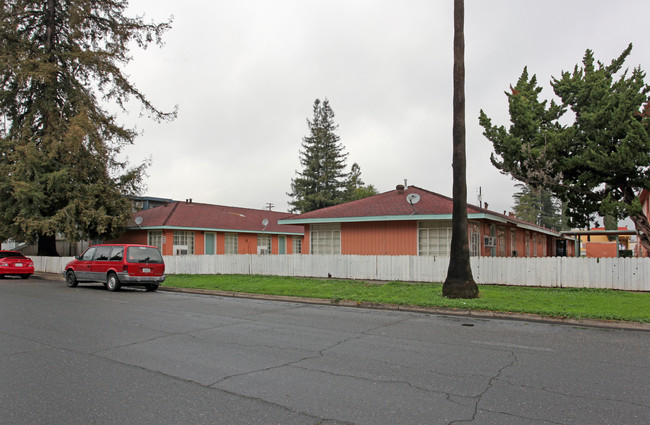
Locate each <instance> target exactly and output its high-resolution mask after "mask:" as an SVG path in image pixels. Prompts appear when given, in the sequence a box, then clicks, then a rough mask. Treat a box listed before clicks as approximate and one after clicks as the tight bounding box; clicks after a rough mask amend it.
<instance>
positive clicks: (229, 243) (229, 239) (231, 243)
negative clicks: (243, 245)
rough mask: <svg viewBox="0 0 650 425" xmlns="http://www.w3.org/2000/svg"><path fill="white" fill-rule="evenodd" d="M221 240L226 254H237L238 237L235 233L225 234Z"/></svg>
mask: <svg viewBox="0 0 650 425" xmlns="http://www.w3.org/2000/svg"><path fill="white" fill-rule="evenodd" d="M223 240H224V243H225V253H226V254H239V244H238V240H239V236H238V235H237V233H226V234H225V235H224V238H223Z"/></svg>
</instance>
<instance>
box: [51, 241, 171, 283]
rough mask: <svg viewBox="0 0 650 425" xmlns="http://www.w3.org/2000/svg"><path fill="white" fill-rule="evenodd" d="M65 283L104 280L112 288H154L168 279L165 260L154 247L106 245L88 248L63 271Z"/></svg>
mask: <svg viewBox="0 0 650 425" xmlns="http://www.w3.org/2000/svg"><path fill="white" fill-rule="evenodd" d="M63 276H65V281H66V284H67V285H68V286H69V287H71V288H74V287H75V286H77V283H78V282H101V283H103V284H104V286H106V289H108V290H109V291H119V290H120V287H122V286H144V287H145V288H147V290H148V291H155V290H156V289H158V285H160V284H161V283H163V282H164V281H165V263H164V262H163V257H162V255H160V251H159V250H158V248H156V247H155V246H148V245H134V244H119V243H118V244H104V245H94V246H91V247H90V248H88V249H87V250H86V251H85V252H84V253H83V254H81V255H80V256H79V257H75V259H74V260H72V261H70V262H69V263H68V264H67V265H66V266H65V269H64V270H63Z"/></svg>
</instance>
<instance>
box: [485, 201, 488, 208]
mask: <svg viewBox="0 0 650 425" xmlns="http://www.w3.org/2000/svg"><path fill="white" fill-rule="evenodd" d="M485 209H486V210H487V209H488V203H487V202H486V203H485Z"/></svg>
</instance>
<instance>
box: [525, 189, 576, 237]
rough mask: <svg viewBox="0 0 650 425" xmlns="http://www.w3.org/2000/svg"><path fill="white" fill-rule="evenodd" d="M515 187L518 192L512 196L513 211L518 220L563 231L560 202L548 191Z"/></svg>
mask: <svg viewBox="0 0 650 425" xmlns="http://www.w3.org/2000/svg"><path fill="white" fill-rule="evenodd" d="M515 187H517V189H518V192H517V193H515V194H514V195H513V198H514V200H515V207H514V210H515V215H516V216H517V218H518V219H520V220H524V221H527V222H529V223H535V224H538V225H540V226H544V227H547V228H549V229H556V230H560V229H564V227H565V226H563V223H562V214H561V202H560V201H559V199H557V198H555V197H554V196H553V194H552V193H551V192H550V191H548V190H544V189H535V188H532V187H531V186H528V185H526V184H522V183H519V184H517V185H515Z"/></svg>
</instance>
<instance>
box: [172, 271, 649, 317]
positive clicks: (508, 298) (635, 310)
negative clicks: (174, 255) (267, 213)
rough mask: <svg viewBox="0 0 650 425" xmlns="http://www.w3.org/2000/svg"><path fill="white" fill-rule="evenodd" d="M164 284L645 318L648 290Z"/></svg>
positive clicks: (283, 280) (197, 280)
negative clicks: (448, 294) (451, 293)
mask: <svg viewBox="0 0 650 425" xmlns="http://www.w3.org/2000/svg"><path fill="white" fill-rule="evenodd" d="M165 286H170V287H177V288H196V289H216V290H221V291H233V292H246V293H254V294H267V295H286V296H294V297H308V298H322V299H326V300H331V301H334V302H336V301H342V300H348V301H357V302H373V303H387V304H398V305H410V306H424V307H441V308H456V309H466V310H489V311H500V312H517V313H534V314H541V315H544V316H553V317H569V318H576V319H606V320H624V321H634V322H641V323H650V293H640V292H623V291H613V290H608V289H569V288H529V287H519V286H496V285H479V291H480V297H479V298H477V299H474V300H459V299H447V298H443V297H442V295H441V294H442V284H412V283H403V282H389V283H386V284H378V283H368V282H362V281H353V280H338V279H308V278H293V277H278V276H248V275H168V276H167V279H166V280H165Z"/></svg>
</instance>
